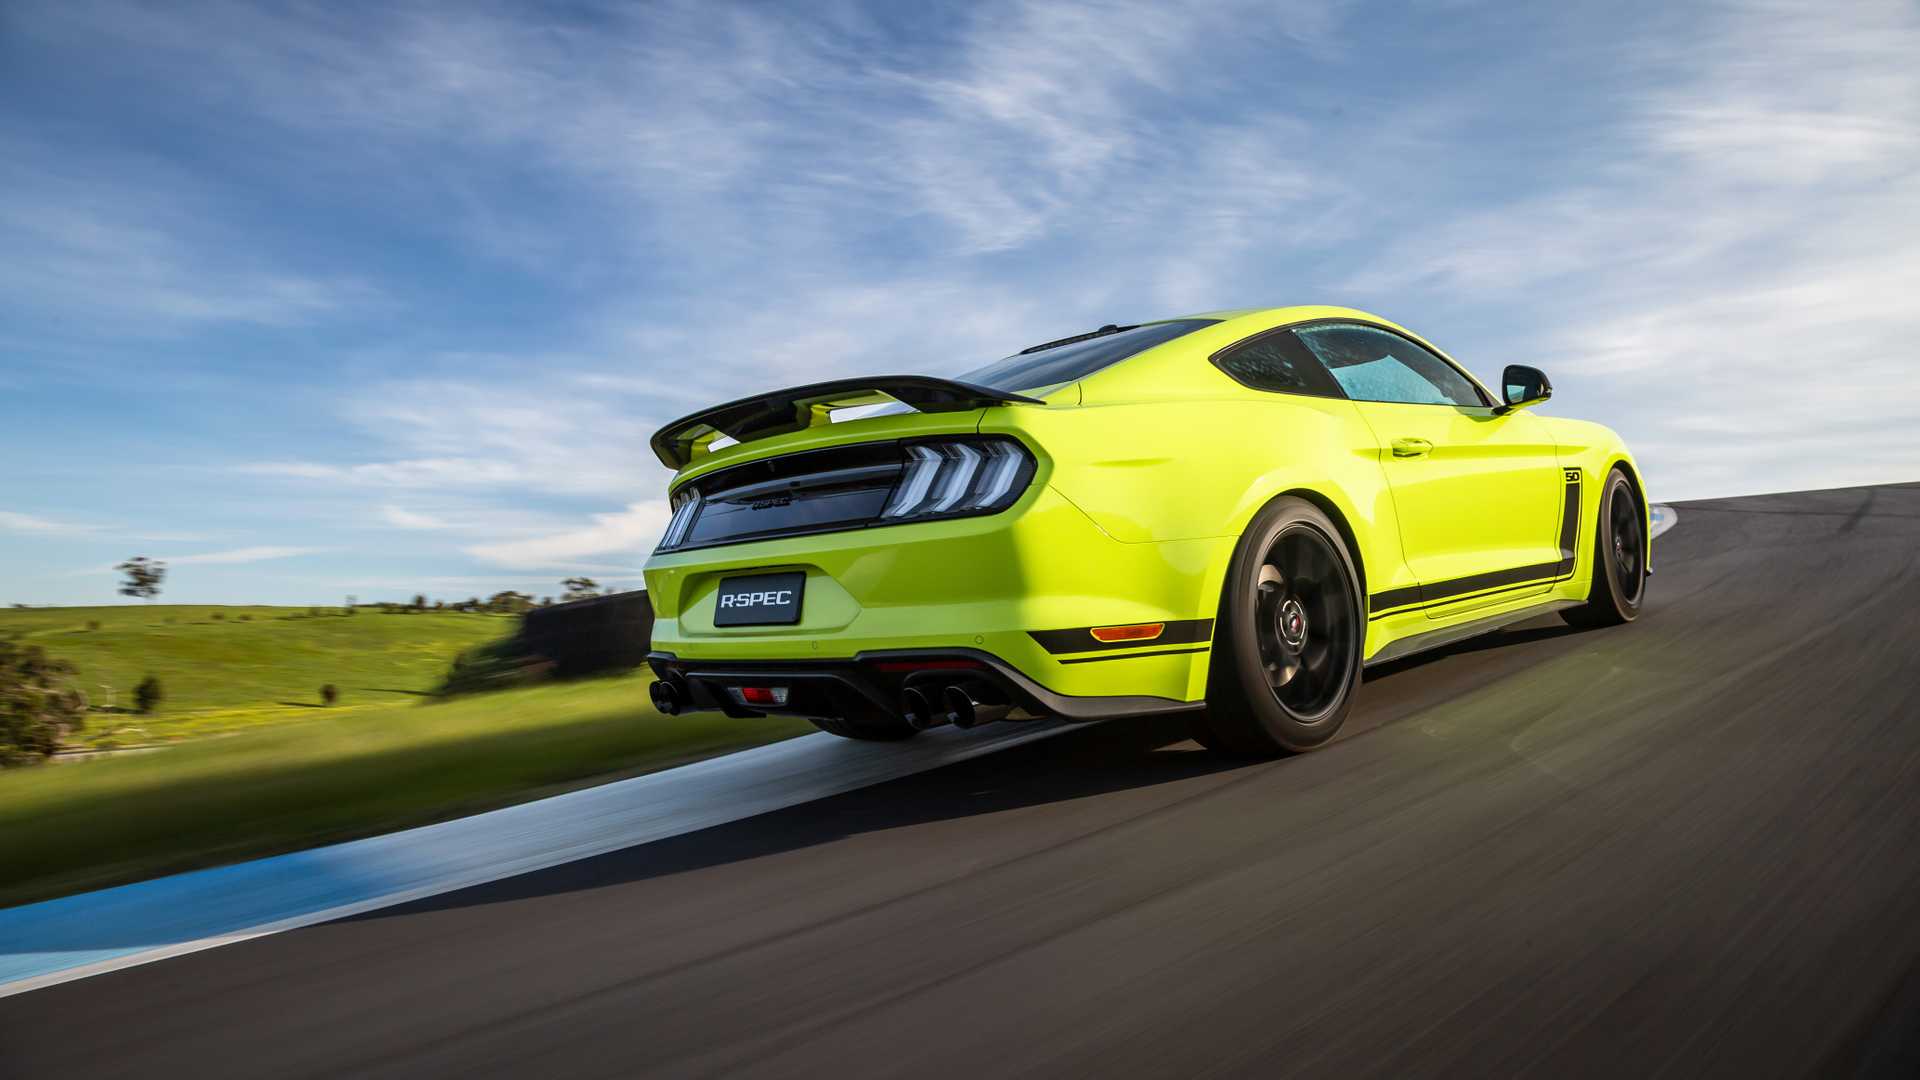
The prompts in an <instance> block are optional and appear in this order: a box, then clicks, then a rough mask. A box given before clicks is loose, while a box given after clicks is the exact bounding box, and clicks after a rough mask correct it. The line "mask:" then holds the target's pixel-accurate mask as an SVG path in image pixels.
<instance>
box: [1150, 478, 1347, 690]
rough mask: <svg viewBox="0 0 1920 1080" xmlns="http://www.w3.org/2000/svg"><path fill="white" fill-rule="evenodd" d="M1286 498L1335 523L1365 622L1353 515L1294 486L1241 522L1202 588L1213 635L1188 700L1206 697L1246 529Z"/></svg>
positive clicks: (1191, 683)
mask: <svg viewBox="0 0 1920 1080" xmlns="http://www.w3.org/2000/svg"><path fill="white" fill-rule="evenodd" d="M1286 498H1295V499H1299V500H1301V501H1302V502H1305V503H1308V504H1310V505H1312V506H1313V507H1314V508H1315V509H1317V510H1319V511H1320V512H1321V513H1323V514H1325V515H1326V516H1327V520H1328V521H1331V522H1333V527H1334V530H1335V531H1336V532H1338V533H1339V534H1340V542H1341V543H1342V544H1345V545H1346V548H1347V554H1348V556H1349V557H1351V558H1352V559H1353V569H1354V572H1355V573H1356V574H1358V575H1359V576H1360V580H1359V582H1358V587H1359V590H1360V608H1361V612H1360V614H1361V618H1362V619H1363V620H1364V619H1365V618H1366V608H1367V563H1366V555H1365V553H1364V551H1363V550H1362V548H1361V545H1360V540H1359V534H1357V533H1356V532H1354V528H1353V522H1352V520H1351V516H1350V515H1349V514H1348V513H1347V512H1346V511H1345V510H1344V509H1343V508H1342V507H1341V505H1340V500H1339V499H1337V498H1335V497H1333V496H1332V495H1329V494H1327V493H1326V492H1324V491H1322V490H1320V489H1318V488H1310V487H1302V486H1294V487H1289V488H1287V489H1286V490H1284V491H1277V492H1275V493H1273V494H1272V495H1270V496H1268V497H1267V498H1266V499H1265V500H1264V501H1263V502H1261V503H1260V504H1259V505H1258V506H1256V507H1254V509H1253V511H1252V512H1251V513H1249V514H1247V515H1246V516H1245V517H1244V518H1243V519H1241V521H1240V523H1239V524H1240V528H1239V531H1238V532H1236V533H1234V534H1233V542H1232V543H1230V544H1227V545H1225V546H1224V547H1223V549H1222V551H1221V554H1220V558H1219V560H1218V565H1217V566H1215V567H1214V568H1213V570H1212V572H1210V573H1209V574H1208V576H1207V579H1206V584H1205V585H1204V586H1203V590H1202V592H1201V595H1200V597H1199V602H1198V603H1197V604H1196V605H1195V606H1196V607H1198V608H1200V609H1201V610H1203V611H1209V612H1211V613H1212V618H1213V636H1212V638H1211V639H1210V641H1209V643H1208V644H1209V648H1208V649H1207V651H1206V652H1204V653H1202V654H1200V655H1199V656H1197V657H1196V658H1195V661H1196V662H1195V663H1194V664H1193V665H1192V669H1191V675H1190V677H1189V684H1188V689H1189V692H1188V695H1187V697H1188V699H1189V700H1198V699H1200V698H1203V697H1205V696H1206V689H1207V680H1208V678H1209V676H1210V674H1211V672H1212V668H1213V657H1214V652H1215V650H1216V649H1218V648H1219V644H1220V631H1221V627H1222V625H1223V624H1224V622H1225V620H1224V618H1223V617H1222V615H1221V612H1222V610H1223V605H1225V603H1226V598H1227V575H1228V574H1229V573H1231V572H1232V569H1233V556H1234V553H1235V552H1236V551H1238V550H1239V547H1240V541H1241V540H1242V539H1243V538H1245V536H1246V534H1247V530H1248V529H1250V528H1252V527H1253V522H1254V521H1255V519H1257V518H1259V516H1260V515H1261V514H1263V513H1265V512H1266V510H1267V508H1268V507H1270V506H1272V505H1273V504H1274V503H1276V502H1279V501H1280V500H1281V499H1286Z"/></svg>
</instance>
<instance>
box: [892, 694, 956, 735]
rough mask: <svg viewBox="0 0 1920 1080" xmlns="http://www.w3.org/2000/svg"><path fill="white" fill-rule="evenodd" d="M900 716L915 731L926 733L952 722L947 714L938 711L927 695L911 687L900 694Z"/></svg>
mask: <svg viewBox="0 0 1920 1080" xmlns="http://www.w3.org/2000/svg"><path fill="white" fill-rule="evenodd" d="M900 716H901V719H903V720H905V721H906V722H907V725H908V726H909V727H911V728H913V729H914V730H915V731H925V730H927V729H928V728H932V727H939V726H940V725H941V724H945V723H949V722H950V720H949V719H948V717H947V714H946V713H945V712H942V711H941V710H939V709H936V708H935V707H934V704H933V702H932V700H930V699H929V698H928V697H927V695H925V694H923V693H921V692H920V691H918V690H916V689H914V688H913V687H911V686H909V687H907V688H906V689H905V690H903V691H901V692H900Z"/></svg>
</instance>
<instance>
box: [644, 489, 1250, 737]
mask: <svg viewBox="0 0 1920 1080" xmlns="http://www.w3.org/2000/svg"><path fill="white" fill-rule="evenodd" d="M1232 543H1233V538H1231V537H1227V538H1217V537H1207V538H1199V539H1191V540H1177V541H1167V542H1145V543H1123V542H1121V541H1118V540H1115V539H1114V538H1113V537H1112V536H1110V535H1108V534H1107V533H1105V532H1104V531H1102V530H1101V529H1100V528H1099V527H1098V526H1096V525H1095V524H1094V523H1093V522H1092V520H1091V519H1089V518H1088V517H1087V516H1086V515H1085V514H1083V513H1081V512H1080V510H1079V508H1077V507H1075V506H1074V505H1073V504H1072V503H1070V502H1068V501H1067V500H1066V499H1064V498H1063V497H1062V496H1060V495H1059V494H1058V493H1057V492H1055V491H1053V490H1052V489H1050V488H1047V487H1045V486H1044V485H1039V486H1036V487H1035V489H1034V490H1032V491H1031V492H1030V493H1029V494H1028V496H1027V497H1026V498H1024V499H1023V500H1022V501H1021V502H1020V503H1019V504H1017V505H1016V507H1015V508H1014V509H1012V510H1009V511H1006V512H1003V513H1001V514H996V515H992V516H986V517H976V518H969V519H962V520H956V521H943V522H928V523H920V524H904V525H896V526H888V527H885V528H870V529H859V530H849V531H845V532H834V533H822V534H818V535H813V536H803V537H792V538H785V539H778V540H767V541H760V542H755V543H742V544H737V545H729V546H726V547H715V548H708V549H702V550H694V551H686V552H677V553H665V554H657V555H655V556H654V557H653V558H652V559H650V560H649V561H648V563H647V569H646V576H647V585H648V591H649V595H650V596H651V597H652V598H653V604H654V614H655V621H654V626H653V648H654V649H655V650H657V652H658V653H659V654H661V658H660V660H661V662H666V663H669V664H673V665H679V666H680V667H679V668H678V669H674V668H670V669H669V670H682V671H686V670H691V669H690V668H688V667H687V665H691V664H694V663H698V664H700V665H702V666H703V667H704V668H705V669H709V670H712V671H716V672H726V671H732V670H736V669H738V670H742V671H751V670H758V669H759V668H760V667H761V666H762V665H774V666H777V667H778V668H779V670H783V671H793V672H797V673H799V674H811V675H812V676H813V677H811V678H809V680H808V681H807V683H806V686H807V688H808V692H807V694H806V695H805V696H806V697H808V698H810V699H812V700H813V701H814V702H815V703H816V704H817V703H818V702H820V701H821V700H831V701H853V702H856V703H858V702H861V701H865V700H867V699H868V698H869V697H871V696H872V695H869V694H867V693H866V692H867V691H869V690H871V691H873V694H877V695H880V696H881V697H882V698H883V699H884V700H885V701H886V704H887V705H888V707H894V706H895V705H896V704H897V702H896V701H895V700H894V698H895V697H896V696H897V690H898V688H899V687H898V685H897V684H896V683H895V681H894V680H892V679H890V678H889V679H878V680H876V679H875V677H874V676H875V671H874V669H873V667H872V665H873V663H874V662H876V658H880V657H884V656H887V655H889V654H893V653H900V654H903V655H929V656H948V657H962V656H971V657H976V658H980V659H982V662H983V663H986V664H987V668H986V670H988V671H991V672H994V673H996V674H994V675H993V676H991V677H992V678H995V679H996V680H1003V681H1004V682H1005V683H1006V684H1007V685H1008V686H1009V687H1012V688H1014V689H1015V690H1018V691H1019V695H1020V697H1019V698H1015V699H1014V700H1021V699H1025V700H1030V701H1033V702H1036V703H1039V704H1041V705H1043V706H1044V708H1043V709H1041V710H1036V711H1037V712H1043V713H1044V714H1046V715H1055V716H1095V715H1114V714H1116V713H1123V712H1127V711H1131V707H1130V705H1129V702H1130V701H1131V700H1132V699H1153V702H1154V704H1152V705H1151V708H1153V709H1164V708H1169V707H1178V706H1179V705H1180V704H1183V703H1189V702H1195V701H1197V700H1198V699H1200V698H1202V697H1204V696H1205V688H1206V670H1207V668H1206V660H1207V652H1208V649H1209V648H1210V643H1211V633H1210V630H1207V631H1205V632H1198V631H1196V628H1197V627H1198V626H1199V624H1203V623H1204V624H1205V625H1206V627H1208V628H1210V626H1211V620H1212V618H1213V616H1214V615H1215V614H1216V610H1217V605H1218V603H1219V594H1218V589H1217V587H1216V586H1213V585H1210V584H1208V581H1209V573H1210V568H1211V567H1214V566H1216V565H1218V564H1221V563H1223V562H1224V559H1225V557H1226V554H1227V552H1229V551H1230V549H1231V546H1232ZM769 571H799V572H801V573H803V574H804V593H803V600H802V605H801V613H800V621H799V622H798V623H797V624H794V625H781V626H740V627H734V626H718V625H716V624H715V621H714V612H715V603H716V593H717V591H718V588H719V585H720V582H721V581H722V580H724V579H725V578H727V577H730V576H733V575H746V574H757V573H763V572H769ZM1139 623H1163V624H1165V625H1166V626H1167V627H1168V631H1167V633H1166V634H1165V636H1164V637H1163V639H1161V640H1158V641H1141V642H1139V643H1137V645H1135V644H1129V645H1128V646H1127V647H1125V648H1118V647H1111V646H1101V645H1099V643H1097V642H1094V641H1092V640H1090V639H1089V638H1087V636H1086V635H1087V633H1088V628H1090V627H1100V626H1119V625H1129V624H1139ZM1177 630H1180V631H1196V632H1193V633H1186V634H1185V635H1184V636H1183V635H1182V634H1181V633H1179V632H1177ZM1075 634H1077V635H1078V639H1077V640H1073V639H1074V635H1075ZM749 665H751V667H749ZM659 666H660V665H659V663H656V669H658V668H659ZM849 672H851V674H849ZM885 674H892V673H885ZM836 679H838V681H837V682H836ZM714 685H716V686H723V685H724V684H722V683H719V682H715V683H714ZM796 685H799V684H796ZM829 686H838V687H839V689H837V690H833V691H832V692H831V693H829V692H828V691H827V690H826V689H825V688H826V687H829ZM816 687H817V688H820V692H819V693H814V692H813V690H814V689H815V688H816ZM1082 699H1086V700H1091V701H1096V702H1100V703H1101V704H1098V705H1091V706H1089V705H1083V704H1080V703H1079V702H1080V701H1081V700H1082ZM1169 703H1170V704H1169ZM721 704H722V703H716V704H715V705H714V706H713V707H720V705H721ZM1135 704H1138V703H1135ZM789 711H797V710H789ZM814 715H833V714H831V713H826V714H821V713H815V714H814Z"/></svg>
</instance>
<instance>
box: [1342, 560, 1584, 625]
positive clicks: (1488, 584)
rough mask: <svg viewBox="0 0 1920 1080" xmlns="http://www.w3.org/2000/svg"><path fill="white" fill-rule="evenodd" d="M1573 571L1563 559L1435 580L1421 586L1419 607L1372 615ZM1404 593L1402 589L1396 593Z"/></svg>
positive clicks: (1381, 616) (1446, 601)
mask: <svg viewBox="0 0 1920 1080" xmlns="http://www.w3.org/2000/svg"><path fill="white" fill-rule="evenodd" d="M1572 571H1573V560H1571V559H1562V560H1560V561H1559V562H1549V563H1535V564H1533V565H1532V566H1515V567H1512V568H1510V569H1507V570H1492V571H1489V572H1487V573H1484V574H1474V575H1473V576H1471V577H1463V578H1454V579H1453V580H1452V581H1438V582H1435V583H1433V584H1432V585H1422V586H1420V596H1421V603H1420V605H1419V606H1418V607H1410V608H1403V609H1401V610H1399V611H1387V612H1382V613H1380V614H1378V615H1373V616H1371V617H1370V618H1369V619H1368V621H1369V622H1371V621H1372V620H1373V619H1384V618H1386V617H1387V616H1389V615H1405V614H1407V613H1409V612H1414V611H1425V610H1427V609H1428V608H1432V607H1439V606H1441V605H1442V604H1451V603H1454V602H1456V601H1459V600H1463V599H1465V598H1466V595H1467V594H1468V593H1477V592H1490V591H1498V590H1499V589H1500V587H1501V586H1503V585H1521V584H1530V583H1532V582H1535V581H1545V580H1548V579H1550V578H1556V577H1561V576H1563V575H1566V574H1568V573H1571V572H1572ZM1395 591H1396V592H1406V591H1407V590H1405V589H1398V590H1395Z"/></svg>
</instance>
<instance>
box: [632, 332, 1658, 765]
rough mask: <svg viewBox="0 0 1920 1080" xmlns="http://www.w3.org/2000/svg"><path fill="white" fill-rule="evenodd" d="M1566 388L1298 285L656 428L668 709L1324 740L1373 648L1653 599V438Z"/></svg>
mask: <svg viewBox="0 0 1920 1080" xmlns="http://www.w3.org/2000/svg"><path fill="white" fill-rule="evenodd" d="M1551 395H1552V386H1551V384H1550V383H1549V382H1548V380H1547V377H1546V375H1544V374H1543V373H1542V372H1540V371H1539V370H1538V369H1536V368H1532V367H1526V366H1521V365H1513V366H1509V367H1507V368H1506V369H1505V372H1504V373H1503V375H1502V377H1501V380H1500V384H1499V386H1498V388H1497V392H1496V391H1495V389H1492V388H1489V387H1487V386H1485V385H1483V384H1482V383H1481V382H1480V381H1478V380H1477V379H1475V378H1474V377H1473V376H1472V375H1471V374H1469V373H1468V372H1467V371H1466V369H1464V368H1463V367H1461V366H1460V365H1459V364H1458V363H1456V362H1455V361H1454V360H1453V359H1451V358H1450V357H1448V356H1447V355H1446V354H1445V353H1443V352H1441V351H1440V350H1439V349H1438V348H1436V347H1435V346H1434V345H1433V344H1431V343H1429V342H1427V341H1426V340H1424V339H1422V338H1420V337H1418V336H1417V335H1415V334H1413V333H1412V332H1410V331H1408V330H1406V329H1404V328H1402V327H1399V326H1396V325H1395V324H1393V323H1391V322H1388V321H1387V320H1385V319H1382V318H1378V317H1376V316H1373V315H1368V314H1366V313H1364V312H1360V311H1354V310H1350V309H1346V308H1332V307H1286V308H1272V309H1264V310H1254V311H1225V312H1213V313H1209V314H1205V315H1195V316H1189V317H1185V318H1178V319H1168V320H1165V321H1160V322H1147V323H1140V324H1137V325H1131V326H1119V325H1113V326H1103V327H1101V328H1099V329H1098V330H1094V331H1092V332H1089V333H1082V334H1077V335H1074V336H1072V337H1066V338H1062V339H1060V340H1058V341H1049V342H1046V343H1044V344H1040V345H1035V346H1033V347H1032V348H1028V349H1023V350H1021V351H1020V352H1019V353H1016V354H1015V355H1013V356H1009V357H1007V358H1006V359H1004V360H999V361H996V362H994V363H991V364H987V365H986V366H984V367H981V368H978V369H977V370H974V371H971V372H968V373H966V374H961V375H958V376H956V377H954V378H950V379H949V378H934V377H930V376H925V375H887V376H876V377H872V378H857V379H842V380H837V381H833V382H823V383H816V384H813V385H809V386H800V387H795V388H793V389H788V390H779V391H775V392H772V393H764V394H758V395H755V396H753V397H749V398H743V399H741V400H739V401H733V402H728V403H727V404H724V405H719V406H716V407H714V408H711V409H705V410H702V411H700V412H697V413H694V414H692V415H690V416H687V417H684V418H682V419H679V420H676V421H674V422H673V423H670V424H668V425H666V426H665V427H664V428H662V429H661V430H660V431H659V432H658V433H656V434H655V435H654V437H653V439H652V447H653V450H654V452H655V453H656V454H657V455H658V456H659V458H660V460H661V461H662V462H663V463H665V464H666V465H667V466H668V467H669V468H671V469H673V470H675V473H676V475H675V476H674V478H673V480H672V482H671V486H670V489H669V499H670V502H671V505H672V507H673V515H672V520H671V522H670V523H669V524H668V526H667V528H666V531H665V534H664V535H663V537H662V538H661V540H660V544H659V548H658V549H657V550H656V551H655V552H654V553H653V555H652V557H651V558H650V559H649V560H648V562H647V565H646V570H645V573H646V579H647V587H648V591H649V592H650V594H651V597H652V601H653V607H654V614H655V622H654V629H653V648H654V650H655V651H654V652H653V653H652V654H651V655H650V656H649V659H648V662H649V664H650V666H651V667H652V669H653V672H654V674H655V676H656V679H655V681H654V683H653V685H652V695H653V700H654V703H655V705H656V706H657V707H658V708H659V709H660V710H661V711H662V712H665V713H669V714H671V713H676V712H680V711H683V710H698V709H719V710H722V711H724V712H726V713H727V714H728V715H731V716H741V717H751V716H763V715H767V714H772V713H778V714H789V715H797V716H804V717H807V718H810V719H811V720H812V721H813V722H814V723H815V724H816V725H817V726H819V727H821V728H823V729H825V730H827V731H830V732H833V733H835V734H838V735H843V736H846V737H849V738H856V739H898V738H905V737H909V736H911V735H913V734H914V733H916V732H918V731H922V730H925V729H927V728H929V727H933V726H936V725H942V724H951V725H956V726H959V727H972V726H974V725H977V724H982V723H987V722H989V721H995V720H1003V719H1013V720H1020V719H1032V718H1039V717H1061V718H1066V719H1075V720H1080V719H1096V718H1104V717H1115V716H1137V715H1143V714H1155V713H1174V712H1184V713H1187V714H1189V716H1190V721H1189V722H1190V725H1191V728H1192V732H1193V735H1194V737H1195V738H1196V739H1198V740H1199V741H1200V742H1201V743H1203V744H1204V745H1206V746H1208V747H1210V748H1213V749H1216V750H1219V751H1221V752H1225V753H1233V754H1242V755H1248V754H1251V755H1258V754H1273V753H1282V752H1298V751H1304V750H1310V749H1312V748H1314V747H1317V746H1320V745H1322V744H1324V743H1325V742H1326V741H1327V740H1328V739H1329V738H1331V737H1332V736H1333V735H1334V734H1335V733H1336V732H1337V731H1338V730H1339V729H1340V726H1341V723H1342V722H1343V721H1344V720H1345V718H1346V716H1347V714H1348V712H1349V711H1350V710H1351V708H1352V706H1353V701H1354V697H1355V693H1356V690H1357V689H1358V687H1359V684H1360V680H1361V673H1362V671H1363V670H1364V669H1365V668H1366V667H1368V666H1369V665H1375V664H1381V663H1386V662H1389V661H1392V660H1396V659H1399V658H1401V657H1405V656H1408V655H1411V654H1413V653H1416V652H1420V651H1422V650H1426V649H1432V648H1435V647H1438V646H1443V645H1446V644H1449V643H1452V642H1456V641H1459V640H1462V639H1464V638H1467V637H1470V636H1473V635H1476V634H1481V633H1485V632H1487V631H1489V630H1494V629H1497V628H1499V627H1502V626H1506V625H1509V624H1512V623H1515V622H1518V621H1521V620H1526V619H1531V618H1534V617H1537V616H1540V615H1543V614H1546V613H1550V612H1558V613H1559V614H1560V615H1561V616H1562V617H1563V618H1564V619H1566V620H1567V621H1568V622H1571V623H1574V624H1576V625H1582V626H1600V625H1608V624H1617V623H1624V622H1629V621H1631V620H1632V619H1634V618H1635V617H1636V615H1637V614H1638V613H1639V611H1640V606H1641V602H1642V598H1643V595H1644V592H1645V589H1646V579H1647V575H1648V574H1649V573H1650V562H1651V548H1650V529H1649V527H1648V525H1649V522H1648V516H1647V514H1648V504H1647V499H1646V496H1645V491H1644V488H1643V487H1642V485H1641V480H1640V474H1639V471H1638V469H1637V467H1636V466H1635V464H1634V460H1633V456H1632V455H1631V454H1630V453H1628V451H1627V449H1626V447H1625V446H1624V445H1623V444H1622V442H1621V440H1620V438H1619V436H1617V435H1615V434H1614V433H1613V432H1612V431H1610V430H1608V429H1607V428H1604V427H1601V426H1600V425H1598V424H1593V423H1587V422H1583V421H1578V420H1566V419H1560V418H1557V417H1547V416H1542V415H1539V414H1538V413H1537V412H1536V411H1535V407H1536V406H1538V405H1540V404H1541V403H1543V402H1545V401H1547V400H1548V398H1549V397H1550V396H1551Z"/></svg>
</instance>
